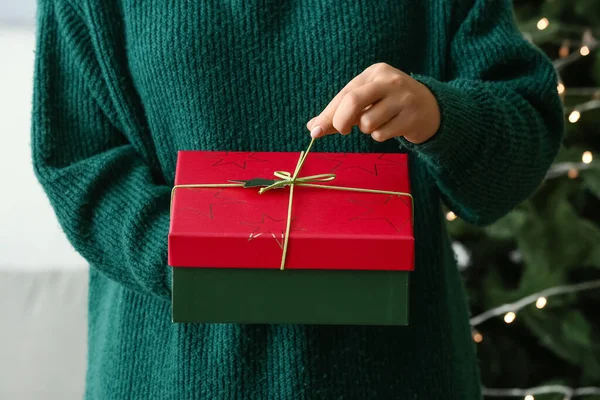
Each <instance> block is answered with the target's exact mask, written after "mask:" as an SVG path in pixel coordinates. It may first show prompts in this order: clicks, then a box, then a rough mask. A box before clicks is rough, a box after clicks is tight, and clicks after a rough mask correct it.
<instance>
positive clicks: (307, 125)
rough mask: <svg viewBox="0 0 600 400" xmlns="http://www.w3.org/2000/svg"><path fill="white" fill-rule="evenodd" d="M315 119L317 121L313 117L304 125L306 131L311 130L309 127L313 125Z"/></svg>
mask: <svg viewBox="0 0 600 400" xmlns="http://www.w3.org/2000/svg"><path fill="white" fill-rule="evenodd" d="M315 119H317V117H314V118H312V119H311V120H310V121H308V122H307V123H306V129H308V130H309V131H310V129H311V127H312V123H313V121H314V120H315Z"/></svg>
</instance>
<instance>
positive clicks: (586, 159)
mask: <svg viewBox="0 0 600 400" xmlns="http://www.w3.org/2000/svg"><path fill="white" fill-rule="evenodd" d="M593 159H594V157H593V156H592V152H591V151H584V152H583V154H582V155H581V161H582V162H583V163H584V164H589V163H591V162H592V160H593Z"/></svg>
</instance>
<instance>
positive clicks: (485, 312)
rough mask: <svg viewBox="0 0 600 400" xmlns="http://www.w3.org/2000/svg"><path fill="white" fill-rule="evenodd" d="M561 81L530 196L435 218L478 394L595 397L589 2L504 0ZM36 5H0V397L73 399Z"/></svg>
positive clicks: (79, 347) (73, 310) (70, 281)
mask: <svg viewBox="0 0 600 400" xmlns="http://www.w3.org/2000/svg"><path fill="white" fill-rule="evenodd" d="M514 5H515V14H516V17H517V21H518V23H519V26H520V28H521V30H522V32H523V34H524V35H525V37H526V38H527V39H528V40H530V41H531V42H532V43H534V44H536V45H537V46H539V47H540V48H541V49H542V50H543V51H544V52H545V53H546V54H547V55H548V57H550V58H551V59H552V60H553V62H554V65H555V67H556V69H557V71H558V72H559V74H560V78H561V80H560V83H559V85H558V87H557V91H558V92H559V93H560V94H561V96H562V98H563V101H564V103H565V121H566V125H567V136H566V138H565V142H564V146H563V148H562V149H561V153H560V155H559V157H558V159H557V160H556V163H555V164H554V165H553V166H552V168H551V170H550V171H549V173H548V176H547V179H546V181H545V182H544V183H543V185H542V186H541V187H540V188H539V190H538V191H537V193H536V194H535V195H534V196H533V197H532V198H531V199H530V200H528V201H526V202H524V203H523V204H522V205H520V206H519V207H518V208H517V209H516V210H515V211H514V212H512V213H511V214H510V215H508V216H507V217H505V218H503V219H502V220H500V221H498V222H497V223H496V224H494V225H492V226H489V227H486V228H475V227H472V226H469V225H467V224H465V223H464V222H462V221H461V220H460V219H457V218H456V216H455V215H454V214H453V213H452V211H451V210H447V214H446V217H447V220H448V226H449V230H450V232H451V234H452V237H453V239H454V249H455V252H456V254H457V259H458V264H459V268H460V269H461V271H462V274H463V276H464V279H465V285H466V287H467V290H468V293H469V302H470V305H471V309H472V316H473V318H472V320H471V324H472V326H473V331H472V334H473V340H474V342H475V343H476V346H477V347H478V352H479V357H480V368H481V371H482V380H483V382H482V385H483V386H484V393H485V395H486V396H485V397H486V398H497V399H515V398H517V399H523V400H540V399H542V400H543V399H547V400H570V399H574V398H577V399H589V400H593V399H596V400H598V399H600V387H599V386H600V313H599V305H600V302H599V301H600V163H598V162H597V161H596V160H595V157H596V154H598V152H599V151H600V125H599V122H600V52H598V51H597V47H598V42H597V38H600V0H514ZM34 47H35V0H21V1H19V2H11V1H9V0H0V123H1V125H0V128H1V129H0V171H2V174H1V175H0V177H1V179H2V182H3V187H4V188H5V189H4V190H3V195H2V196H0V224H1V225H0V226H1V229H0V321H1V324H2V325H1V329H0V399H18V400H21V399H51V400H52V399H61V400H69V399H80V398H82V396H83V387H84V386H83V385H84V376H85V357H86V323H87V321H86V308H87V268H88V267H87V265H86V263H85V261H84V260H83V259H82V258H81V257H79V256H78V255H77V254H76V253H75V252H74V251H73V249H72V247H71V246H70V244H69V243H68V242H67V241H66V239H65V237H64V235H63V234H62V232H61V230H60V227H59V226H58V223H57V222H56V219H55V217H54V213H53V211H52V209H51V208H50V205H49V204H48V201H47V200H46V197H45V195H44V193H43V191H42V189H41V188H40V186H39V185H38V183H37V181H36V179H35V177H34V175H33V171H32V168H31V159H30V149H29V142H30V138H29V130H30V122H29V120H30V112H31V91H32V74H33V60H34Z"/></svg>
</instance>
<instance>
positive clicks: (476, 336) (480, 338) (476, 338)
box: [473, 331, 483, 343]
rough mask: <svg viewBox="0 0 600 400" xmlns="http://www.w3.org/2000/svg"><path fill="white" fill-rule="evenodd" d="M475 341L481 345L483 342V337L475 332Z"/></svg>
mask: <svg viewBox="0 0 600 400" xmlns="http://www.w3.org/2000/svg"><path fill="white" fill-rule="evenodd" d="M473 341H474V342H475V343H481V342H482V341H483V335H482V334H481V333H479V332H477V331H474V332H473Z"/></svg>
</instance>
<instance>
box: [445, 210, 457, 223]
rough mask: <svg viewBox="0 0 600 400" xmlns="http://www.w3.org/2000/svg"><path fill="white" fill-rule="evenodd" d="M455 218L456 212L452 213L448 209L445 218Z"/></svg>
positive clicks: (449, 219) (451, 219) (452, 219)
mask: <svg viewBox="0 0 600 400" xmlns="http://www.w3.org/2000/svg"><path fill="white" fill-rule="evenodd" d="M456 218H457V217H456V214H454V213H453V212H452V211H448V213H447V214H446V219H447V220H448V221H454V220H455V219H456Z"/></svg>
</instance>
